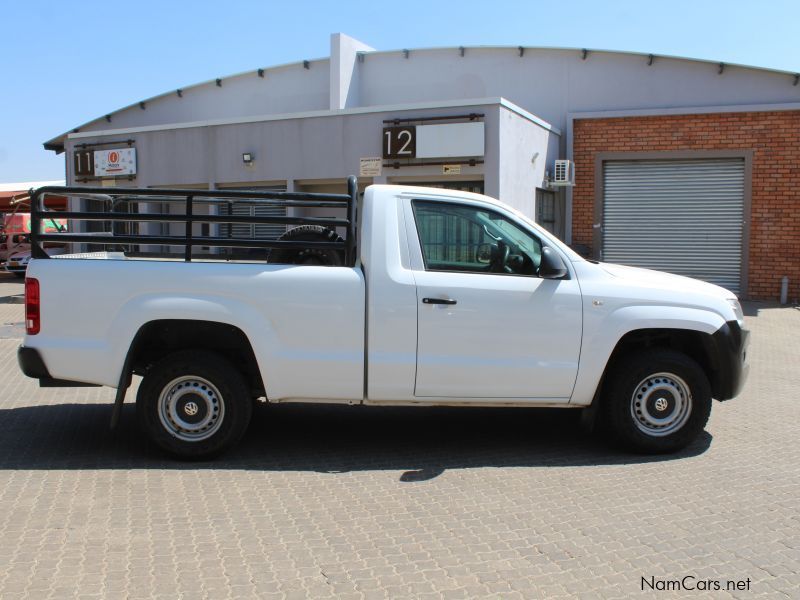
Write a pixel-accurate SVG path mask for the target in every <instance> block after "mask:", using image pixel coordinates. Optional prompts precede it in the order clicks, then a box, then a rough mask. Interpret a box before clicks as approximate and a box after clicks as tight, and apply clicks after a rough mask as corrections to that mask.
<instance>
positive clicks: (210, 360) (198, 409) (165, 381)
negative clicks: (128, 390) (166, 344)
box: [136, 350, 253, 460]
mask: <svg viewBox="0 0 800 600" xmlns="http://www.w3.org/2000/svg"><path fill="white" fill-rule="evenodd" d="M252 410H253V407H252V401H251V398H250V394H249V391H248V388H247V385H246V384H245V381H244V378H243V377H242V375H241V373H239V371H237V370H236V369H235V368H234V367H233V365H231V364H230V363H229V362H228V361H227V360H226V359H225V358H223V357H222V356H219V355H218V354H215V353H213V352H207V351H203V350H187V351H181V352H176V353H174V354H170V355H169V356H166V357H164V358H163V359H161V360H160V361H158V363H156V364H155V366H153V367H152V368H151V369H150V371H149V372H148V373H147V374H146V375H145V377H144V379H143V380H142V383H141V385H140V386H139V393H138V395H137V396H136V413H137V417H138V420H139V424H140V426H141V428H142V429H143V430H144V432H145V433H146V434H147V436H148V437H149V438H150V440H151V441H152V442H153V443H154V444H155V445H156V446H158V447H159V448H161V449H162V450H165V451H166V452H168V453H169V454H172V455H173V456H176V457H178V458H183V459H188V460H201V459H207V458H212V457H213V456H216V455H218V454H220V453H222V452H224V451H225V450H227V449H229V448H230V447H232V446H233V445H235V444H236V443H237V442H238V441H239V440H240V439H241V437H242V436H243V435H244V432H245V431H246V430H247V426H248V424H249V423H250V416H251V414H252Z"/></svg>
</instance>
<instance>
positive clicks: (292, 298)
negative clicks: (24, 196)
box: [25, 258, 365, 402]
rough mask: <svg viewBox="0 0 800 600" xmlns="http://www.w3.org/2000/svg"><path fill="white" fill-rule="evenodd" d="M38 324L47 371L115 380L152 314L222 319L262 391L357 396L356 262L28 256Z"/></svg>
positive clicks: (301, 396) (274, 396) (359, 293)
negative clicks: (237, 333)
mask: <svg viewBox="0 0 800 600" xmlns="http://www.w3.org/2000/svg"><path fill="white" fill-rule="evenodd" d="M28 276H29V277H35V278H38V279H39V282H40V286H41V298H42V307H41V314H42V317H41V318H42V329H41V333H39V334H38V335H35V336H26V339H25V345H26V346H29V347H33V348H36V349H38V350H39V352H40V353H41V355H42V357H43V359H44V361H45V364H46V365H47V368H48V369H49V371H50V374H51V376H52V377H54V378H57V379H69V380H73V381H84V382H87V383H97V384H101V385H107V386H111V387H116V385H117V383H118V380H119V375H120V372H121V370H122V365H123V362H124V360H125V355H126V353H127V351H128V348H129V347H130V344H131V341H132V340H133V337H134V336H135V334H136V332H137V331H138V330H139V329H140V328H141V327H142V326H143V325H144V324H146V323H147V322H149V321H154V320H159V319H188V320H203V321H214V322H219V323H226V324H230V325H233V326H235V327H238V328H239V329H241V330H242V331H243V332H244V333H245V334H246V335H247V337H248V339H249V340H250V343H251V345H252V347H253V350H254V352H255V355H256V359H257V361H258V364H259V367H260V370H261V374H262V378H263V380H264V384H265V386H266V391H267V396H268V398H269V399H270V400H272V401H281V400H290V399H292V400H316V399H319V400H322V399H327V400H329V401H330V400H332V401H339V402H360V401H361V398H362V396H363V377H364V317H363V315H364V295H365V289H364V277H363V274H362V272H361V270H360V269H353V268H345V267H341V268H340V267H333V268H332V267H314V266H298V267H294V266H289V265H263V264H230V263H213V262H192V263H184V262H163V261H137V260H81V259H63V258H61V259H50V260H34V261H33V262H32V263H31V265H30V267H29V269H28Z"/></svg>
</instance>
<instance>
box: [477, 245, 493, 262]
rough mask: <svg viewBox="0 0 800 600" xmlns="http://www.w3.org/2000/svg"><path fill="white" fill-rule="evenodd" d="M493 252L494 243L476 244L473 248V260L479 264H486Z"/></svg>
mask: <svg viewBox="0 0 800 600" xmlns="http://www.w3.org/2000/svg"><path fill="white" fill-rule="evenodd" d="M495 252H496V250H495V244H478V247H477V248H476V249H475V262H477V263H478V264H481V265H488V264H489V263H491V262H492V257H493V256H494V254H495Z"/></svg>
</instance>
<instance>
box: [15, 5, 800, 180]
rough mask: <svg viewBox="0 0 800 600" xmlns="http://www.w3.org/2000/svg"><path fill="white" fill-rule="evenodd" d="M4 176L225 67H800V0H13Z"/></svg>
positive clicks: (29, 169)
mask: <svg viewBox="0 0 800 600" xmlns="http://www.w3.org/2000/svg"><path fill="white" fill-rule="evenodd" d="M0 23H3V25H4V27H3V39H2V53H0V67H1V68H0V77H2V84H0V182H11V181H28V180H46V179H61V178H63V176H64V175H63V173H64V160H63V155H59V156H56V155H55V154H54V153H52V152H46V151H45V150H44V149H43V148H42V142H44V141H45V140H47V139H50V138H52V137H54V136H55V135H57V134H59V133H62V132H64V131H66V130H68V129H71V128H73V127H75V126H77V125H80V124H82V123H84V122H86V121H89V120H91V119H93V118H96V117H98V116H100V115H105V114H107V113H109V112H111V111H113V110H115V109H117V108H120V107H122V106H125V105H128V104H131V103H133V102H137V101H139V100H142V99H144V98H148V97H150V96H154V95H157V94H160V93H162V92H165V91H167V90H173V89H176V88H178V87H182V86H186V85H189V84H192V83H197V82H199V81H204V80H207V79H212V78H214V77H219V76H224V75H230V74H232V73H237V72H240V71H246V70H250V69H255V68H258V67H261V66H265V67H268V66H271V65H275V64H281V63H285V62H293V61H297V60H302V59H305V58H319V57H324V56H327V55H328V52H329V36H330V34H331V33H333V32H337V31H341V32H343V33H346V34H348V35H351V36H353V37H355V38H357V39H360V40H362V41H363V42H365V43H367V44H369V45H371V46H373V47H375V48H377V49H379V50H390V49H400V48H419V47H431V46H471V45H508V46H520V45H523V46H564V47H578V48H590V49H591V48H595V49H609V50H630V51H636V52H645V53H653V54H669V55H677V56H687V57H691V58H703V59H709V60H714V61H723V62H728V63H741V64H748V65H754V66H761V67H770V68H775V69H783V70H787V71H793V72H794V71H800V35H799V34H798V30H797V27H798V24H800V1H798V0H760V1H757V2H756V1H753V0H750V1H741V0H727V1H720V0H717V1H708V0H706V1H704V0H694V1H685V0H669V1H664V0H647V1H645V0H639V1H629V0H619V1H614V0H605V1H600V0H595V1H584V0H568V1H563V0H549V1H546V2H544V1H540V0H530V1H527V2H525V1H517V2H507V1H504V0H494V1H489V2H475V1H472V0H460V1H455V0H449V1H447V2H439V1H436V0H428V1H425V2H419V1H417V0H399V1H398V0H395V1H393V2H381V1H379V0H373V1H365V2H362V1H357V2H355V1H354V2H348V1H345V0H340V1H338V2H334V1H328V2H323V1H313V2H312V1H302V0H295V1H293V2H287V1H285V0H284V1H282V2H270V1H262V2H254V1H240V0H225V1H221V0H218V1H215V2H208V1H205V0H194V1H191V2H189V1H183V0H174V1H170V0H161V1H155V2H154V1H150V0H136V1H135V2H119V1H117V2H115V1H113V0H106V1H104V2H97V1H94V0H73V1H69V2H66V1H59V0H52V1H51V2H45V1H40V0H0Z"/></svg>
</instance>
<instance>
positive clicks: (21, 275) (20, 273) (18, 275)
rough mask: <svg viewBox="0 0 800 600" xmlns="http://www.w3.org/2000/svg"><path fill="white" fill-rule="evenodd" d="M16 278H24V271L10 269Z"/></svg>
mask: <svg viewBox="0 0 800 600" xmlns="http://www.w3.org/2000/svg"><path fill="white" fill-rule="evenodd" d="M11 272H12V273H14V277H16V278H17V279H25V271H11Z"/></svg>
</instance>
